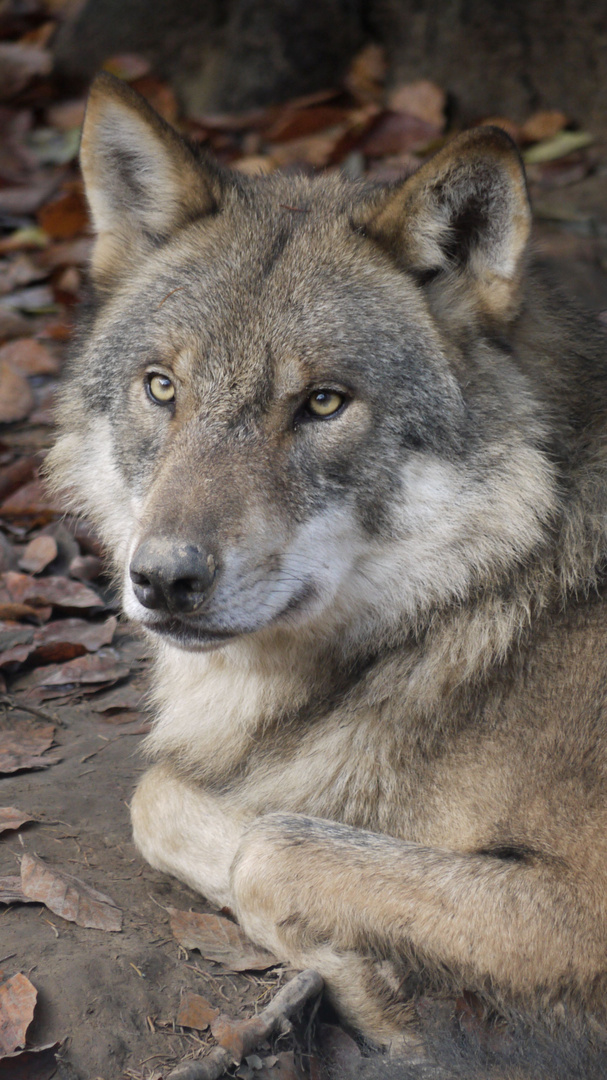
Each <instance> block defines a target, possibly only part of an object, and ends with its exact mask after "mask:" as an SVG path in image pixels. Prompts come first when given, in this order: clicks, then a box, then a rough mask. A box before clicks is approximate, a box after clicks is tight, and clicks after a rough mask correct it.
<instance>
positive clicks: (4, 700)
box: [0, 694, 66, 727]
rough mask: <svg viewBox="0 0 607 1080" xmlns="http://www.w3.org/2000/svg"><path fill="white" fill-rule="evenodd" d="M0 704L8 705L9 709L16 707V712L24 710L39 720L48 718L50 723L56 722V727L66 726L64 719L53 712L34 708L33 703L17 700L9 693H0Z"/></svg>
mask: <svg viewBox="0 0 607 1080" xmlns="http://www.w3.org/2000/svg"><path fill="white" fill-rule="evenodd" d="M0 705H8V707H9V709H17V711H18V712H26V713H29V714H30V716H37V717H38V719H39V720H50V722H51V724H57V725H58V727H65V726H66V725H65V721H63V720H61V719H60V717H58V716H55V714H54V713H50V712H47V711H46V709H36V708H35V707H34V706H33V705H26V704H25V702H21V701H17V699H16V698H14V697H11V696H10V694H1V695H0Z"/></svg>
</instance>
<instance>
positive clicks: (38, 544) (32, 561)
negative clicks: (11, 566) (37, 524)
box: [19, 535, 59, 574]
mask: <svg viewBox="0 0 607 1080" xmlns="http://www.w3.org/2000/svg"><path fill="white" fill-rule="evenodd" d="M58 554H59V548H58V547H57V541H56V540H55V539H54V538H53V537H52V536H44V535H42V536H36V537H35V538H34V539H33V540H30V542H29V544H28V545H27V547H26V549H25V551H24V552H23V555H22V556H21V558H20V559H19V567H20V569H21V570H25V571H27V572H28V573H30V574H40V573H41V572H42V570H45V569H46V567H47V566H48V565H49V563H52V562H54V560H55V559H56V558H57V555H58Z"/></svg>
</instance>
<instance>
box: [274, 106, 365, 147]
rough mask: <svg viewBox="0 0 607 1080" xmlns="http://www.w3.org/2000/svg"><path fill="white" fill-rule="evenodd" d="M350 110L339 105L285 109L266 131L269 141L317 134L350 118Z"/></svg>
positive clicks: (283, 140) (280, 140)
mask: <svg viewBox="0 0 607 1080" xmlns="http://www.w3.org/2000/svg"><path fill="white" fill-rule="evenodd" d="M349 115H350V111H349V110H348V109H343V108H340V107H338V106H337V105H316V106H315V107H314V108H312V109H293V108H291V109H285V110H284V111H283V114H282V116H280V117H279V118H278V120H276V122H275V123H274V124H272V126H271V127H270V128H269V130H268V131H267V132H266V138H267V140H268V142H287V141H288V140H289V139H301V138H303V137H305V136H306V135H315V134H316V132H317V131H325V130H326V129H327V128H330V127H334V126H335V125H336V124H343V123H345V122H346V121H347V120H348V119H349Z"/></svg>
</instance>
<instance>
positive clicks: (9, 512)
mask: <svg viewBox="0 0 607 1080" xmlns="http://www.w3.org/2000/svg"><path fill="white" fill-rule="evenodd" d="M60 513H61V511H60V509H59V507H58V506H55V505H54V503H53V501H52V496H51V495H50V494H49V492H48V490H47V489H46V488H45V487H44V484H43V483H42V481H41V480H32V482H31V484H24V485H23V487H20V488H19V489H18V490H17V491H15V492H14V494H13V495H10V496H9V497H8V498H7V499H5V500H4V502H3V503H2V505H1V506H0V517H3V518H5V519H6V520H7V521H14V522H18V523H23V524H26V525H28V526H29V527H30V528H33V527H34V525H46V524H48V522H49V521H52V520H53V519H54V518H56V517H58V516H59V515H60Z"/></svg>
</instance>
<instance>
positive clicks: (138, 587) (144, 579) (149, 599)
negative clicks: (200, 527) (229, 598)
mask: <svg viewBox="0 0 607 1080" xmlns="http://www.w3.org/2000/svg"><path fill="white" fill-rule="evenodd" d="M216 569H217V568H216V565H215V559H214V558H213V556H212V555H209V554H208V553H207V552H206V551H203V550H202V548H199V547H198V546H197V545H196V544H186V543H183V542H182V541H176V540H170V539H166V538H164V537H152V538H151V539H149V540H144V541H143V543H141V544H140V545H139V547H138V548H137V550H136V551H135V554H134V555H133V558H132V559H131V567H130V574H131V581H132V583H133V592H134V593H135V596H136V597H137V599H138V600H139V603H140V604H143V606H144V607H146V608H151V609H152V610H156V609H159V610H162V611H170V612H173V613H174V612H188V611H196V610H197V609H198V608H199V607H201V606H202V604H204V602H205V600H206V599H207V598H208V596H209V593H210V590H211V587H212V585H213V583H214V581H215V574H216Z"/></svg>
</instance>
